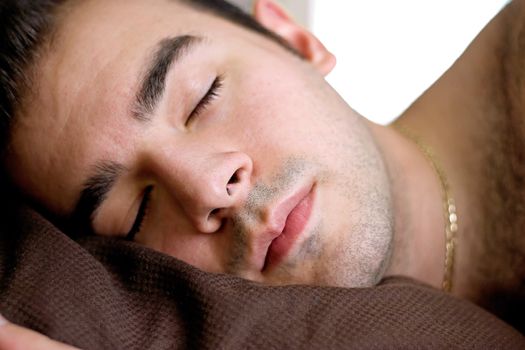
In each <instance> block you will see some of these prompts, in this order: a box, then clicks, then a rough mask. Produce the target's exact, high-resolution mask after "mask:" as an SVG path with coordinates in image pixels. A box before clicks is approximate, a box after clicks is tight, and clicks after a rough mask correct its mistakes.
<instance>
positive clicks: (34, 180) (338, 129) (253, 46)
mask: <svg viewBox="0 0 525 350" xmlns="http://www.w3.org/2000/svg"><path fill="white" fill-rule="evenodd" d="M263 6H266V8H263ZM260 8H261V10H262V11H263V12H264V16H265V18H266V19H267V20H268V21H269V22H272V25H273V26H277V27H279V26H282V27H283V29H285V27H289V28H292V29H293V30H295V31H296V32H297V34H298V35H299V36H296V38H293V39H291V40H289V42H290V44H291V45H293V46H295V47H296V48H297V49H298V50H300V52H301V53H303V54H304V55H305V56H306V57H307V59H306V60H302V59H300V58H299V57H296V56H294V55H291V54H290V53H289V52H288V51H286V50H284V49H283V48H282V47H281V46H279V45H278V44H276V43H274V42H271V41H269V40H268V39H266V38H263V37H262V36H260V35H257V34H255V33H253V32H249V31H247V30H245V29H241V28H239V27H238V26H235V25H233V24H231V23H229V22H227V21H225V20H222V19H219V18H217V17H216V16H212V15H207V14H203V13H199V12H196V11H195V10H192V9H189V8H187V7H186V6H183V5H181V4H178V3H176V2H175V3H174V2H170V1H157V2H155V3H154V4H151V3H149V2H144V1H131V2H130V1H127V0H126V1H125V5H124V1H112V2H109V3H108V2H106V1H89V2H86V3H82V4H80V5H77V6H74V7H73V8H71V9H70V11H67V15H65V16H64V17H63V20H62V21H61V25H60V27H59V30H58V35H57V36H56V37H55V38H53V42H52V50H48V52H49V54H48V55H47V56H46V57H45V58H44V60H43V62H42V64H41V66H40V68H39V76H40V77H41V78H39V79H38V80H39V83H38V86H39V88H38V91H36V93H35V94H34V96H33V101H32V103H31V104H30V105H31V106H35V107H36V106H39V107H38V109H36V108H35V109H33V108H32V107H29V111H28V112H27V113H25V114H24V115H23V116H21V118H20V119H19V120H18V122H17V124H16V126H15V128H14V133H13V142H12V144H13V147H12V149H13V153H12V155H11V158H10V164H11V166H12V169H13V170H12V171H13V173H15V174H17V175H16V177H15V178H16V181H18V184H19V186H20V187H21V188H23V189H24V190H25V191H26V192H27V193H30V194H31V196H32V197H33V198H35V199H36V200H37V202H38V203H41V204H42V205H43V206H44V207H45V208H46V209H47V210H49V211H50V212H52V213H53V214H55V215H58V216H60V217H63V218H65V217H68V216H70V215H71V213H72V211H73V209H74V208H75V203H76V202H77V201H78V198H79V195H80V192H81V190H82V186H83V183H84V182H85V180H86V179H87V177H88V176H89V175H90V172H91V171H92V170H91V169H93V167H94V166H96V165H97V164H99V163H100V162H101V161H114V162H119V163H121V164H122V166H123V167H124V168H125V171H124V174H123V175H122V176H121V177H120V179H119V180H118V181H117V182H116V184H115V187H114V189H113V190H112V191H111V192H110V193H109V194H108V196H107V199H106V201H105V202H104V203H103V204H102V206H101V207H100V208H99V210H97V212H96V213H95V215H94V216H93V221H92V223H93V230H94V231H95V232H96V233H97V234H100V235H112V236H121V237H123V236H125V235H126V233H127V232H128V231H129V230H130V228H131V227H132V225H133V222H134V221H135V218H136V216H137V212H138V208H139V206H140V202H141V200H142V198H143V193H144V190H145V189H146V187H148V186H153V191H152V195H151V200H150V201H149V206H148V210H147V215H146V217H145V220H144V223H143V225H142V228H141V231H140V232H139V233H138V234H137V235H136V238H135V241H136V242H138V243H140V244H143V245H145V246H148V247H151V248H153V249H155V250H158V251H161V252H164V253H166V254H169V255H172V256H174V257H177V258H179V259H181V260H183V261H185V262H187V263H189V264H192V265H194V266H196V267H198V268H201V269H203V270H205V271H209V272H218V273H232V274H236V275H238V276H241V277H244V278H247V279H251V280H255V281H259V282H265V283H271V284H285V283H312V284H325V285H340V286H370V285H373V284H375V283H377V282H378V280H379V279H380V278H381V277H382V276H383V274H384V271H385V269H386V267H387V264H388V260H389V258H390V252H391V249H392V247H391V245H392V241H393V222H392V217H393V214H392V212H391V206H390V202H391V200H390V189H389V184H388V178H387V175H386V169H385V167H384V162H383V160H382V158H381V155H380V153H379V150H378V148H377V145H376V144H375V142H374V141H373V139H372V137H371V135H370V132H369V130H368V128H367V127H366V126H365V122H364V121H363V119H362V118H361V117H360V116H358V115H357V114H356V113H355V112H353V111H352V110H351V109H349V108H348V107H347V105H346V104H345V103H344V101H343V100H342V99H341V98H340V97H339V95H337V93H335V91H334V90H332V89H331V88H330V87H329V86H328V85H327V84H326V82H325V81H324V78H323V74H324V73H327V72H328V71H329V70H330V68H331V65H333V59H332V56H331V55H330V54H329V53H328V52H327V51H326V49H324V47H322V45H321V44H320V43H318V42H317V40H316V39H315V38H313V37H312V36H311V35H310V34H309V33H307V32H305V31H303V30H302V29H300V28H298V27H296V26H295V24H293V23H292V22H291V21H289V19H287V18H286V16H285V15H284V14H282V13H281V12H280V9H279V8H277V7H274V5H273V4H271V3H267V4H264V3H262V4H261V5H260ZM116 18H119V21H120V23H121V24H120V25H119V26H118V27H117V28H115V19H116ZM60 33H67V36H66V35H61V34H60ZM107 33H111V34H110V35H107ZM188 33H191V34H193V35H196V36H199V37H202V38H205V39H202V40H201V41H200V42H199V43H198V44H197V45H196V46H194V47H193V48H192V49H190V50H189V52H188V54H187V55H185V56H184V57H182V58H181V59H180V60H179V61H178V62H177V63H176V64H174V65H173V68H172V69H171V70H170V72H169V74H168V78H167V84H166V90H165V93H164V96H163V97H162V99H161V101H160V103H159V105H158V107H157V108H156V109H155V110H154V111H153V113H152V115H151V117H150V120H149V121H147V122H144V121H138V120H136V119H135V118H133V116H132V115H131V114H130V105H132V103H133V102H132V101H133V100H134V97H135V95H136V94H137V89H138V86H139V85H140V81H141V76H142V73H143V71H144V70H145V66H146V65H147V63H148V62H149V58H150V56H151V54H152V50H153V49H154V47H155V46H156V45H157V43H158V42H159V41H160V40H162V39H165V38H169V37H174V36H177V35H186V34H188ZM101 37H104V38H105V39H104V40H100V39H99V38H101ZM312 63H313V64H312ZM217 76H221V77H223V84H222V87H221V88H220V90H219V91H218V94H219V96H218V97H217V98H215V99H214V100H213V101H212V102H211V103H210V104H209V105H208V107H207V108H206V109H205V110H204V111H203V112H202V113H201V114H200V115H199V116H198V117H194V118H191V119H190V120H189V121H188V118H189V114H190V113H191V111H192V109H193V108H194V106H195V105H196V104H197V102H198V101H199V100H200V99H201V98H202V96H204V94H205V93H206V91H207V90H208V88H209V86H210V85H211V84H212V82H213V80H214V79H215V78H216V77H217ZM71 77H75V78H74V79H72V78H71ZM283 96H285V98H283ZM28 105H29V104H28ZM298 106H300V107H299V108H298ZM27 139H31V140H32V142H31V144H29V143H26V142H25V141H24V140H27ZM35 149H38V150H39V152H38V153H35V152H34V150H35ZM64 169H68V171H67V172H64ZM23 174H25V175H23ZM234 174H236V176H237V182H236V183H233V184H230V185H228V182H229V180H230V179H231V177H232V176H233V175H234ZM371 174H373V175H371ZM305 186H306V187H312V188H313V190H312V192H313V197H314V200H313V209H312V215H311V217H310V219H309V221H308V223H307V225H306V228H305V231H304V233H303V234H301V235H300V237H299V238H298V241H297V242H296V244H294V246H293V247H292V250H291V251H290V253H289V254H288V255H287V256H286V258H285V259H284V261H282V262H281V263H280V264H279V265H278V266H273V267H272V268H269V269H262V267H263V266H262V262H263V261H264V256H265V254H266V250H267V248H268V246H269V245H270V243H271V239H270V238H268V236H267V235H266V234H265V232H266V231H268V229H269V228H270V227H271V226H272V224H273V222H272V220H273V219H272V217H273V212H274V211H275V208H276V206H278V205H279V203H281V202H282V201H283V200H285V199H286V198H289V197H290V196H291V195H293V194H294V193H296V192H297V191H298V190H300V189H302V188H304V187H305ZM227 187H228V191H230V192H231V195H229V194H228V191H227ZM56 193H61V195H60V196H56V195H55V194H56Z"/></svg>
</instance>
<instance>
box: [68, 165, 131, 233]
mask: <svg viewBox="0 0 525 350" xmlns="http://www.w3.org/2000/svg"><path fill="white" fill-rule="evenodd" d="M125 171H126V168H125V167H124V166H123V165H122V164H119V163H117V162H112V161H106V162H101V163H99V164H97V165H96V166H95V170H94V172H93V174H92V175H91V176H90V177H89V178H88V179H87V180H86V182H85V183H84V185H83V189H82V192H81V194H80V199H79V200H78V202H77V204H76V206H75V209H74V211H73V214H72V215H71V216H70V220H69V221H70V225H69V226H72V227H71V229H74V230H80V231H82V232H72V234H85V233H88V234H93V233H94V232H93V228H92V226H93V225H92V219H93V214H94V213H95V212H96V210H97V209H98V208H99V207H100V205H101V204H102V203H103V202H104V200H105V199H106V198H107V194H108V193H109V191H111V189H112V188H113V186H114V185H115V182H116V181H117V179H118V178H119V177H120V176H121V175H122V173H123V172H125Z"/></svg>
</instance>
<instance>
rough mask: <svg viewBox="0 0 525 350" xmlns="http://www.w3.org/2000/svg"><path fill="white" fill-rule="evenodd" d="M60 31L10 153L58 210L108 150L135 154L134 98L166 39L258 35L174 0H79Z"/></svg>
mask: <svg viewBox="0 0 525 350" xmlns="http://www.w3.org/2000/svg"><path fill="white" fill-rule="evenodd" d="M56 33H57V34H56V36H55V37H54V40H53V41H52V43H51V46H50V49H49V50H48V52H47V53H46V54H45V55H44V57H43V60H42V62H40V65H39V68H38V75H37V79H36V80H37V81H36V86H37V89H36V94H35V96H33V99H32V100H31V101H30V102H29V105H28V108H27V112H25V113H24V114H23V115H22V116H20V118H18V120H17V123H16V124H15V127H14V130H13V136H12V138H13V140H12V155H11V156H10V159H8V166H9V167H10V171H11V172H12V173H14V177H15V180H16V181H17V182H18V184H19V185H20V186H21V187H22V188H23V189H24V190H25V191H26V192H28V194H30V195H31V196H32V197H35V199H36V200H37V201H39V202H41V203H44V205H45V206H47V207H49V208H48V209H50V210H51V211H53V212H56V213H65V212H66V211H68V210H70V209H71V207H72V206H73V205H74V203H75V202H76V200H77V199H78V198H77V196H78V194H79V192H80V190H81V186H82V180H83V179H85V178H86V176H87V173H88V169H89V167H91V166H92V165H94V163H95V162H96V161H99V160H104V158H105V157H106V156H107V154H108V153H111V154H112V156H113V158H114V157H115V156H117V157H120V158H122V159H125V158H126V157H129V156H130V152H132V150H131V149H129V148H127V147H126V142H128V140H129V139H130V136H132V135H130V133H132V132H134V130H130V127H129V124H130V123H129V120H128V118H129V115H128V109H129V103H130V101H131V100H132V98H133V96H134V94H135V90H136V88H137V85H138V82H139V80H140V76H141V73H142V72H141V69H142V68H143V65H144V62H146V61H147V60H148V58H149V54H150V53H151V51H152V50H153V48H154V47H155V45H156V44H157V43H158V42H159V41H160V40H162V39H164V38H165V37H167V36H176V35H181V34H187V33H191V34H194V35H200V36H205V37H211V38H212V39H215V40H221V39H224V38H228V39H229V40H230V41H231V38H232V36H236V37H239V38H241V37H243V36H247V38H246V40H249V41H253V40H254V39H255V40H259V38H256V37H255V36H254V35H253V34H252V33H248V32H247V31H245V30H240V29H239V28H238V27H236V26H235V25H233V24H230V23H228V22H226V21H225V20H222V19H219V18H217V17H216V16H212V15H209V14H204V13H201V12H197V11H195V10H192V9H190V8H188V7H186V6H183V5H181V4H179V3H178V2H176V1H167V0H151V1H140V0H113V1H105V0H104V1H102V0H93V1H84V2H80V3H79V4H78V5H75V6H72V7H71V8H68V9H66V11H64V14H63V16H62V18H61V21H60V26H59V28H58V30H57V32H56ZM221 36H222V37H223V38H221ZM263 44H264V43H263ZM104 124H106V126H107V128H105V132H104V133H100V132H99V128H98V127H97V126H100V125H104ZM117 150H118V151H117ZM119 152H120V154H119ZM66 175H67V176H66ZM72 189H75V191H72ZM57 195H58V196H59V198H60V199H58V200H57V199H55V198H51V196H53V197H56V196H57Z"/></svg>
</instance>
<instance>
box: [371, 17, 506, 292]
mask: <svg viewBox="0 0 525 350" xmlns="http://www.w3.org/2000/svg"><path fill="white" fill-rule="evenodd" d="M502 17H503V16H502V15H499V16H498V17H496V19H495V20H493V21H492V22H491V23H490V24H489V25H488V26H487V27H486V28H485V29H484V30H483V31H482V32H481V34H480V35H479V36H478V38H476V40H475V41H474V42H473V43H472V44H471V45H470V47H469V48H468V49H467V50H466V51H465V53H464V54H463V55H462V56H461V57H460V58H459V59H458V61H457V62H456V63H455V64H454V65H453V66H452V67H451V68H450V69H449V70H448V71H447V72H446V73H445V74H444V75H443V76H442V77H441V78H440V79H439V80H438V81H437V82H436V83H435V84H434V85H433V86H432V87H430V88H429V89H428V90H427V91H426V92H425V93H424V94H423V95H422V96H421V97H420V98H419V99H418V100H417V101H416V102H415V103H414V104H413V105H412V106H411V107H410V108H409V109H408V110H407V111H406V112H405V113H404V114H403V115H402V116H401V117H400V118H399V119H398V121H396V123H399V124H401V125H403V126H405V127H406V128H408V129H410V130H411V131H412V132H414V133H415V134H416V135H417V136H419V137H420V138H421V139H422V140H423V141H424V142H425V143H426V144H427V145H428V146H429V147H430V148H432V149H433V150H434V153H435V155H436V158H437V160H438V161H439V163H440V165H441V167H442V168H443V170H444V172H445V173H446V175H447V178H448V180H449V184H450V189H451V192H452V195H453V197H454V198H455V200H456V204H457V208H458V209H457V210H458V217H459V231H458V235H457V249H456V253H455V255H456V256H455V258H456V259H455V264H454V275H453V279H452V285H453V289H452V293H453V294H455V295H458V296H462V297H467V298H469V299H476V294H477V293H478V292H479V291H478V290H477V289H479V288H478V287H479V286H476V283H475V282H474V281H475V279H476V277H473V276H475V274H476V272H475V269H476V264H477V263H476V260H479V258H480V253H479V251H480V250H482V249H483V248H482V247H480V243H479V241H480V232H482V231H483V229H484V227H483V222H482V219H483V218H481V216H482V214H481V213H482V211H481V204H480V203H482V202H483V198H484V196H486V195H487V193H486V188H487V185H486V183H484V181H486V179H483V178H482V176H481V174H483V173H486V172H485V171H484V168H486V162H485V161H486V159H485V158H484V156H483V155H482V150H484V149H486V144H487V140H488V139H490V138H491V132H492V130H493V129H492V128H491V124H490V121H494V120H497V118H501V117H502V116H503V112H502V111H501V110H498V101H499V100H498V98H499V95H500V94H501V93H500V92H498V91H500V90H501V85H500V81H499V80H501V79H500V78H499V77H500V76H501V68H500V67H501V61H500V58H498V57H496V55H495V53H497V52H500V51H501V50H500V49H501V48H500V47H499V46H500V45H501V44H500V43H501V42H502V40H501V38H502V35H503V33H504V32H505V26H504V25H503V24H502V23H504V22H503V21H502ZM370 129H371V131H372V133H373V135H374V137H375V139H376V141H377V143H378V146H379V148H380V150H381V151H382V153H383V156H384V159H385V163H386V165H387V169H388V171H389V175H390V180H391V186H392V194H393V198H394V202H393V205H394V215H395V218H396V223H395V248H394V252H393V258H392V263H391V266H390V269H389V270H388V274H402V275H406V276H409V277H412V278H415V279H417V280H420V281H423V282H426V283H428V284H430V285H432V286H435V287H437V288H441V284H442V281H443V274H444V259H445V218H444V213H443V206H442V203H443V202H442V189H441V185H440V182H439V179H438V177H437V175H436V173H435V172H434V170H433V168H432V165H431V164H430V162H429V161H428V160H427V159H426V158H425V156H424V155H423V153H422V152H421V150H420V149H419V148H418V146H417V145H416V144H415V143H414V142H412V141H411V140H408V139H406V138H405V137H404V136H402V135H400V134H399V133H398V132H397V131H396V130H395V129H394V128H392V127H382V126H377V125H373V124H371V125H370Z"/></svg>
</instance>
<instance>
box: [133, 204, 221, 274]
mask: <svg viewBox="0 0 525 350" xmlns="http://www.w3.org/2000/svg"><path fill="white" fill-rule="evenodd" d="M159 197H160V198H158V200H157V202H156V203H155V205H153V206H152V207H151V208H150V214H151V216H150V217H149V218H148V223H147V224H146V225H145V227H144V234H143V235H142V237H140V238H139V237H137V242H138V243H140V244H143V245H145V246H147V247H149V248H151V249H154V250H157V251H160V252H162V253H164V254H167V255H170V256H172V257H174V258H177V259H179V260H181V261H183V262H185V263H187V264H190V265H193V266H195V267H197V268H199V269H201V270H204V271H207V272H217V273H220V272H223V271H222V269H221V267H222V266H223V265H222V264H221V261H222V260H224V255H225V253H226V250H225V249H221V246H222V245H223V241H225V239H226V237H225V235H223V234H221V233H213V234H206V233H199V232H196V231H195V229H194V228H193V227H192V226H191V225H190V223H189V221H188V220H187V218H186V217H185V216H184V212H183V210H182V208H181V207H180V206H179V205H178V204H177V203H176V201H175V200H174V199H172V198H169V196H167V195H162V194H160V195H159Z"/></svg>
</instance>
